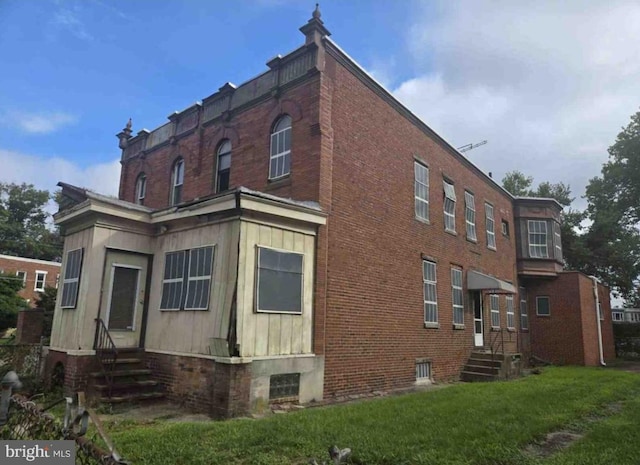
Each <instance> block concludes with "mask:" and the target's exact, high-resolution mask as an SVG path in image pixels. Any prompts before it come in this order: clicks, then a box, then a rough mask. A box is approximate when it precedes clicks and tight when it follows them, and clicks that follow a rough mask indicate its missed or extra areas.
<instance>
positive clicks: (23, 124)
mask: <svg viewBox="0 0 640 465" xmlns="http://www.w3.org/2000/svg"><path fill="white" fill-rule="evenodd" d="M1 121H2V122H4V124H5V125H7V126H13V127H17V128H19V129H20V130H21V131H24V132H27V133H29V134H49V133H52V132H55V131H57V130H58V129H60V128H61V127H63V126H67V125H70V124H73V123H75V122H76V121H77V118H76V117H75V116H73V115H70V114H68V113H62V112H53V113H24V112H13V111H9V112H6V113H5V114H4V115H2V118H1Z"/></svg>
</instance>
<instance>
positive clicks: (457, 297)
mask: <svg viewBox="0 0 640 465" xmlns="http://www.w3.org/2000/svg"><path fill="white" fill-rule="evenodd" d="M451 293H452V300H453V324H454V325H462V324H464V303H463V299H462V295H463V294H462V270H461V269H460V268H451Z"/></svg>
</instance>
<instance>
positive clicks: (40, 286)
mask: <svg viewBox="0 0 640 465" xmlns="http://www.w3.org/2000/svg"><path fill="white" fill-rule="evenodd" d="M46 282H47V272H46V271H36V285H35V286H34V287H33V290H34V291H39V292H42V291H44V286H45V284H46Z"/></svg>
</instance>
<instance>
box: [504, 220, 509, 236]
mask: <svg viewBox="0 0 640 465" xmlns="http://www.w3.org/2000/svg"><path fill="white" fill-rule="evenodd" d="M502 235H503V236H507V237H509V222H508V221H507V220H502Z"/></svg>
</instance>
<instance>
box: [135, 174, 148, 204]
mask: <svg viewBox="0 0 640 465" xmlns="http://www.w3.org/2000/svg"><path fill="white" fill-rule="evenodd" d="M146 195H147V175H146V174H145V173H140V174H139V175H138V177H137V178H136V191H135V196H136V197H135V203H136V204H138V205H144V198H145V197H146Z"/></svg>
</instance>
